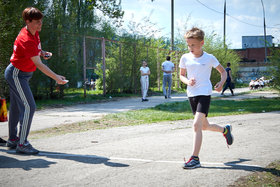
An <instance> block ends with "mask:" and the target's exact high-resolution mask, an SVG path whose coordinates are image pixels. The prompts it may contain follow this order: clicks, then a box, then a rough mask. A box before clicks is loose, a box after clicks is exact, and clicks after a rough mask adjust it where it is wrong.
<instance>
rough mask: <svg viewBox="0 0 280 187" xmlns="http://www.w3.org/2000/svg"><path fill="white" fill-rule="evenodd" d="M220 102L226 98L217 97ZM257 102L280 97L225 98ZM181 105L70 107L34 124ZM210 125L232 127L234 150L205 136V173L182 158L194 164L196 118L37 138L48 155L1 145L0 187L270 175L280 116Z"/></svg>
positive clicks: (192, 182) (218, 182) (206, 181)
mask: <svg viewBox="0 0 280 187" xmlns="http://www.w3.org/2000/svg"><path fill="white" fill-rule="evenodd" d="M244 91H245V90H240V92H239V93H241V92H244ZM236 93H238V92H237V90H236ZM213 97H220V96H219V94H218V93H214V94H213ZM253 97H275V94H272V93H269V92H267V93H265V92H263V93H254V94H246V95H242V94H240V95H237V96H234V97H221V99H233V98H234V99H243V98H253ZM177 100H178V101H181V100H186V96H184V95H174V96H173V97H172V99H170V100H165V99H164V98H163V97H159V96H154V97H150V101H149V102H144V103H142V102H140V100H139V98H129V99H120V100H118V101H113V102H106V103H101V104H88V105H86V106H85V105H79V106H71V107H65V108H67V110H66V109H65V108H58V109H52V110H56V111H52V110H50V109H48V110H43V111H37V112H36V113H37V114H36V115H35V118H38V119H40V118H41V120H43V121H38V123H36V120H34V122H33V124H32V125H33V126H35V124H36V125H38V126H40V125H42V124H43V123H45V122H46V121H47V120H50V118H54V119H53V121H58V122H57V124H56V125H60V124H63V123H64V122H65V121H62V122H61V123H60V121H59V120H60V118H63V119H64V120H65V119H66V120H67V119H68V118H70V117H73V118H74V119H76V118H77V119H79V120H80V121H81V120H90V119H94V118H96V117H101V116H102V115H104V114H107V113H110V112H121V111H127V110H131V109H133V110H134V109H140V108H146V107H152V106H155V105H157V104H160V103H163V102H173V101H177ZM122 102H123V103H124V104H122V105H121V104H119V106H118V107H117V106H116V103H122ZM112 103H115V104H112ZM101 106H103V107H101ZM114 106H115V107H114ZM94 107H95V108H94ZM98 107H100V108H98ZM93 111H97V112H93ZM52 112H53V113H52ZM59 112H61V113H59ZM38 113H39V114H38ZM51 114H52V115H54V116H53V117H52V116H51ZM81 114H83V115H85V118H81V117H80V116H79V115H81ZM90 114H91V115H92V116H89V117H90V118H86V117H88V116H86V115H90ZM97 114H100V115H97ZM76 115H77V116H76ZM43 117H45V118H43ZM44 119H45V120H44ZM71 119H72V118H70V119H69V121H70V120H71ZM79 120H77V121H79ZM208 120H209V121H210V123H216V124H219V125H226V124H231V125H232V127H233V135H234V143H233V145H232V146H230V148H227V146H226V142H225V139H224V137H223V136H222V134H220V133H215V132H208V131H205V132H203V145H202V149H201V153H200V160H201V164H202V167H201V168H198V169H194V170H184V169H182V165H183V162H184V161H183V158H184V157H185V158H186V159H188V158H189V156H190V154H191V151H192V142H193V141H192V139H193V130H192V128H191V126H192V120H182V121H174V122H161V123H156V124H144V125H138V126H125V127H116V128H109V129H102V130H92V131H87V132H81V133H69V134H65V135H59V136H54V137H44V138H39V139H32V140H31V142H32V145H33V146H34V147H36V148H37V149H39V150H40V151H41V152H40V154H39V155H36V156H26V155H19V154H16V153H15V151H14V150H8V149H7V148H6V147H0V186H28V187H29V186H227V185H230V184H233V182H234V181H236V180H237V179H238V178H239V177H241V176H245V175H248V174H250V173H252V172H254V171H264V170H265V167H266V166H267V165H268V164H269V163H271V162H273V161H275V160H279V158H280V141H279V140H280V137H279V134H280V129H279V125H280V111H279V112H269V113H259V114H247V115H236V116H222V117H213V118H208ZM0 126H1V128H3V127H4V126H5V125H3V124H1V125H0ZM33 126H32V127H33ZM42 128H43V127H42ZM45 128H46V127H45ZM1 130H2V129H1ZM33 130H34V129H33Z"/></svg>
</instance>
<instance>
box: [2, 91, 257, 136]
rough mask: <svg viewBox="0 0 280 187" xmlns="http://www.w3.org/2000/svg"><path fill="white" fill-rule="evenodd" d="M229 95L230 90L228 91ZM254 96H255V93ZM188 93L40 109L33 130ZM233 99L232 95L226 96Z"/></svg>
mask: <svg viewBox="0 0 280 187" xmlns="http://www.w3.org/2000/svg"><path fill="white" fill-rule="evenodd" d="M246 91H249V89H248V88H241V89H235V93H236V94H240V93H242V92H246ZM226 94H227V95H230V94H229V91H227V92H226ZM213 97H220V94H219V93H217V92H213ZM243 97H246V96H243V95H238V96H235V97H233V98H234V99H238V98H241V99H242V98H243ZM252 97H255V96H254V95H253V96H252ZM186 99H187V97H186V94H176V95H173V96H172V99H164V97H162V96H152V97H149V102H141V99H140V98H126V99H123V98H122V99H118V100H117V101H111V102H103V103H96V104H80V105H73V106H68V107H63V108H52V109H46V110H39V111H36V112H35V115H34V118H33V122H32V126H31V131H35V130H40V129H45V128H49V127H55V126H58V125H61V124H70V123H74V122H81V121H86V120H93V119H98V118H100V117H102V116H103V115H106V114H109V113H116V112H124V111H128V110H136V109H143V108H149V107H154V106H156V105H159V104H162V103H165V102H174V101H184V100H186ZM225 99H231V97H225ZM7 135H8V123H7V122H4V123H0V137H6V136H7Z"/></svg>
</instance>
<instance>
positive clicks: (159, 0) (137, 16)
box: [121, 0, 280, 49]
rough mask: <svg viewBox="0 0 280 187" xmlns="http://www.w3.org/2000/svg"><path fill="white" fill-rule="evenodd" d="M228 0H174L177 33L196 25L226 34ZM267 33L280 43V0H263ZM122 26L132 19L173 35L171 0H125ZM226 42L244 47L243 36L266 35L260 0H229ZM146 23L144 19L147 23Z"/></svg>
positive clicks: (205, 29)
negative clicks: (152, 24) (149, 22)
mask: <svg viewBox="0 0 280 187" xmlns="http://www.w3.org/2000/svg"><path fill="white" fill-rule="evenodd" d="M224 1H225V0H174V32H175V37H182V36H183V34H184V33H185V31H186V30H187V29H190V28H191V27H193V26H197V27H199V28H202V29H203V30H204V31H205V32H206V34H211V33H215V34H217V35H218V36H220V37H221V38H223V28H224V14H223V12H224ZM263 4H264V9H265V22H266V34H267V35H272V36H273V37H274V39H273V43H275V44H276V45H277V44H279V46H280V0H263ZM121 5H122V10H123V11H124V12H125V13H124V17H123V20H124V23H123V27H127V25H128V23H129V21H132V20H133V21H135V22H142V23H143V22H145V21H143V18H144V17H149V20H150V21H151V22H153V23H155V25H154V26H153V27H155V28H154V30H156V31H157V32H156V34H155V36H156V37H161V36H163V37H171V0H154V1H153V2H152V1H151V0H122V1H121ZM226 10H227V16H226V44H227V45H228V46H229V48H231V49H241V48H242V36H260V35H262V36H263V35H264V19H263V7H262V3H261V0H226ZM144 24H145V23H144Z"/></svg>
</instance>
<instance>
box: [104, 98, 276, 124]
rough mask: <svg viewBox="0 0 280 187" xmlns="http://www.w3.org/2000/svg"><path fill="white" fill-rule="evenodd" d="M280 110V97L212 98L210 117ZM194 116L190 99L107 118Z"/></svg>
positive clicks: (138, 119) (153, 119)
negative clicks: (237, 99) (234, 99)
mask: <svg viewBox="0 0 280 187" xmlns="http://www.w3.org/2000/svg"><path fill="white" fill-rule="evenodd" d="M277 110H280V98H274V99H263V98H262V99H248V100H240V101H230V100H217V99H215V100H212V101H211V106H210V111H209V115H208V116H209V117H214V116H225V115H238V114H247V113H260V112H270V111H277ZM192 117H193V115H192V112H191V109H190V106H189V103H188V101H184V102H173V103H165V104H161V105H158V106H156V107H153V108H149V109H143V110H134V111H129V112H124V113H117V114H109V115H107V116H105V117H104V119H106V120H113V121H126V122H129V121H131V122H130V124H142V123H155V122H160V121H176V120H186V119H191V118H192Z"/></svg>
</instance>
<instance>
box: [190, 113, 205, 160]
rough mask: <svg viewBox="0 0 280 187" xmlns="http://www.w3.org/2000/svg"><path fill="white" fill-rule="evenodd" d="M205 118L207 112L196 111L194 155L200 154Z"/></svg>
mask: <svg viewBox="0 0 280 187" xmlns="http://www.w3.org/2000/svg"><path fill="white" fill-rule="evenodd" d="M204 120H205V114H204V113H201V112H196V114H195V117H194V122H193V130H194V137H193V138H194V142H193V154H192V155H193V156H197V157H198V155H199V152H200V148H201V144H202V127H203V122H204Z"/></svg>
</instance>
